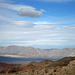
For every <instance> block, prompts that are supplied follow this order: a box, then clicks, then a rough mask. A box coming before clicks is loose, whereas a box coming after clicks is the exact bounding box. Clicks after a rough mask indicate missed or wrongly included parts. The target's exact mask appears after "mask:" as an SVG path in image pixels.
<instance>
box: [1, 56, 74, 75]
mask: <svg viewBox="0 0 75 75" xmlns="http://www.w3.org/2000/svg"><path fill="white" fill-rule="evenodd" d="M0 75H75V57H65V58H62V59H60V60H58V61H54V62H53V61H49V60H45V61H42V62H35V61H33V62H31V63H29V64H25V65H17V66H15V67H11V68H7V69H4V70H3V69H0Z"/></svg>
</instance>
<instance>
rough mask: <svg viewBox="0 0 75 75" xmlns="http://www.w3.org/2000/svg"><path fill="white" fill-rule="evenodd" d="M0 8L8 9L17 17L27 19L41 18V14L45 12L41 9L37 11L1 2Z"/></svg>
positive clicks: (28, 7)
mask: <svg viewBox="0 0 75 75" xmlns="http://www.w3.org/2000/svg"><path fill="white" fill-rule="evenodd" d="M0 8H1V9H2V8H5V9H7V10H8V9H10V10H14V11H17V13H18V15H19V16H28V17H41V16H43V13H42V12H46V11H45V10H43V9H41V10H40V11H37V10H36V8H34V7H32V6H27V5H20V4H19V5H17V4H10V3H5V2H2V1H1V3H0Z"/></svg>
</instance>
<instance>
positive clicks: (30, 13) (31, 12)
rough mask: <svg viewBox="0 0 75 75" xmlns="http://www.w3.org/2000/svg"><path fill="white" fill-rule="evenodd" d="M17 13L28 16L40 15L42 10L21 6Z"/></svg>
mask: <svg viewBox="0 0 75 75" xmlns="http://www.w3.org/2000/svg"><path fill="white" fill-rule="evenodd" d="M18 15H20V16H29V17H41V16H43V15H42V11H36V10H35V9H25V8H21V10H20V11H19V13H18Z"/></svg>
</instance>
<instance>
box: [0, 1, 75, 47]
mask: <svg viewBox="0 0 75 75" xmlns="http://www.w3.org/2000/svg"><path fill="white" fill-rule="evenodd" d="M0 45H1V46H9V45H19V46H32V47H38V48H75V0H0Z"/></svg>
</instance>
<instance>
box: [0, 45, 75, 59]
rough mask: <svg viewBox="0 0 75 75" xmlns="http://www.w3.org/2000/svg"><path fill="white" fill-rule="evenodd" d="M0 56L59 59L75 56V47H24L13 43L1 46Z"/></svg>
mask: <svg viewBox="0 0 75 75" xmlns="http://www.w3.org/2000/svg"><path fill="white" fill-rule="evenodd" d="M0 56H8V57H25V58H53V59H59V58H63V57H67V56H75V48H64V49H39V48H33V47H30V46H29V47H24V46H15V45H12V46H8V47H0Z"/></svg>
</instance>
